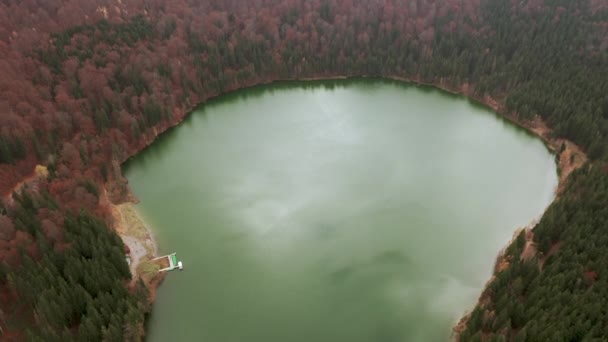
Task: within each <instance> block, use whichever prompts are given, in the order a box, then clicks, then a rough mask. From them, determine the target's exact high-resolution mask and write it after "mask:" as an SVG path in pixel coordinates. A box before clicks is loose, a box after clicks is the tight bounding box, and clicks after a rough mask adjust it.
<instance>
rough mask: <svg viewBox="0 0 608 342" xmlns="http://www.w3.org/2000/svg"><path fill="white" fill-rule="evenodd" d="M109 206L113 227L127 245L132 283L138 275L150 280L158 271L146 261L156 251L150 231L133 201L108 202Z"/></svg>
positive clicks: (153, 255) (152, 256)
mask: <svg viewBox="0 0 608 342" xmlns="http://www.w3.org/2000/svg"><path fill="white" fill-rule="evenodd" d="M110 207H111V208H112V215H113V216H114V219H115V225H114V228H115V229H116V232H117V233H118V235H120V237H121V238H122V241H123V242H124V244H125V245H126V246H127V247H129V251H130V259H131V264H130V265H129V268H130V270H131V274H132V275H133V281H132V283H134V282H135V281H136V279H138V278H139V277H142V278H144V281H150V280H151V279H152V278H154V276H155V275H156V273H157V272H158V267H154V266H152V265H151V264H150V263H149V262H148V261H149V260H150V259H152V258H154V257H155V256H156V253H157V246H156V243H155V241H154V237H153V235H152V232H151V231H150V229H149V228H148V226H147V225H146V223H145V222H144V220H143V219H142V218H141V217H140V216H139V214H138V213H137V211H136V209H135V204H134V203H131V202H127V203H123V204H118V205H115V204H110Z"/></svg>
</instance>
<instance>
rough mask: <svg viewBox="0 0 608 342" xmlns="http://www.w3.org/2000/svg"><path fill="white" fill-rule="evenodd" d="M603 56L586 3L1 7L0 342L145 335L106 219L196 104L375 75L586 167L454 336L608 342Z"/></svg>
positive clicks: (474, 0)
mask: <svg viewBox="0 0 608 342" xmlns="http://www.w3.org/2000/svg"><path fill="white" fill-rule="evenodd" d="M607 48H608V4H607V3H606V2H605V1H601V0H554V1H547V0H523V1H507V0H461V1H452V0H448V1H438V0H407V1H405V0H337V1H329V0H257V1H237V0H146V1H139V0H138V1H135V0H100V1H95V2H86V1H80V0H53V1H49V0H44V1H43V0H26V1H15V0H8V1H2V2H1V3H0V75H1V77H0V194H1V195H2V201H1V202H0V261H1V268H0V309H1V311H0V327H1V328H2V331H3V334H4V335H2V338H0V339H3V340H4V339H6V340H23V339H31V340H36V341H37V340H41V341H42V340H44V341H53V340H57V341H69V340H82V341H96V340H104V341H119V340H139V339H141V338H142V336H143V321H144V314H145V313H146V312H148V311H149V299H148V296H149V293H148V292H149V289H147V288H146V286H145V284H143V283H142V282H137V283H135V284H131V282H130V279H131V274H130V272H129V268H128V266H127V264H126V261H125V259H124V246H123V244H122V242H121V240H120V238H119V237H118V235H116V233H115V232H114V231H113V230H112V226H113V224H114V222H113V219H112V216H111V215H110V213H109V208H108V199H111V200H112V201H120V198H121V195H124V193H125V191H126V190H125V181H124V179H123V177H122V175H121V170H120V164H121V163H123V162H124V161H125V160H127V159H128V158H129V157H130V156H132V155H134V154H135V153H137V152H138V151H140V150H141V149H143V148H144V147H145V146H147V145H149V144H150V143H151V142H152V141H153V140H154V139H155V138H156V137H157V136H158V134H160V133H161V132H163V131H165V130H166V129H168V128H170V127H172V126H174V125H176V124H178V123H179V122H180V121H181V120H182V119H183V118H184V116H185V115H186V114H187V113H188V111H189V110H191V109H192V108H193V106H195V105H196V104H198V103H201V102H204V101H205V100H206V99H209V98H211V97H214V96H217V95H220V94H223V93H226V92H229V91H232V90H235V89H238V88H243V87H248V86H253V85H257V84H261V83H267V82H271V81H276V80H290V79H310V78H331V77H337V76H374V77H396V78H405V79H409V80H412V81H414V82H418V83H425V84H432V85H436V86H439V87H441V88H445V89H449V90H454V91H458V92H463V93H465V94H466V95H467V96H470V97H473V98H476V99H484V98H491V99H494V100H495V101H496V102H497V103H498V104H499V108H500V111H501V113H502V114H504V115H506V116H509V117H510V118H513V119H514V120H517V121H518V122H521V123H525V122H528V121H532V120H539V119H542V121H543V122H545V123H546V124H547V126H548V127H549V128H550V129H551V135H552V136H553V137H556V138H563V139H567V140H569V141H571V142H573V143H574V144H576V145H578V146H579V147H580V148H581V149H582V150H583V151H585V153H586V155H587V157H588V158H589V160H588V161H587V162H586V163H585V165H583V166H582V167H581V168H579V169H578V170H576V171H574V172H573V173H572V174H571V175H570V176H569V177H568V179H567V182H566V185H565V187H564V189H563V190H562V191H561V192H560V194H559V196H558V198H557V199H556V201H555V202H554V203H553V204H552V205H551V206H550V207H549V209H548V210H547V212H546V213H545V215H544V216H543V218H542V219H541V221H540V222H539V223H538V225H537V226H536V227H535V228H534V229H533V243H534V246H535V252H534V253H533V255H532V256H531V257H529V256H528V257H525V258H523V257H522V253H523V250H524V248H525V245H526V243H527V241H526V237H525V236H524V235H525V233H522V234H521V235H520V236H519V237H518V238H516V239H515V240H514V242H513V243H512V244H511V245H510V246H508V247H507V248H506V250H505V254H504V256H503V257H504V259H505V260H507V261H508V267H501V268H500V269H499V270H497V271H496V273H495V275H494V277H492V279H491V280H490V281H489V283H488V286H487V288H486V290H485V291H484V293H483V294H482V295H481V298H480V301H479V303H478V305H477V306H476V307H475V308H474V310H473V311H472V312H471V314H470V316H469V318H468V320H467V321H466V324H465V326H464V328H463V330H462V331H461V332H460V334H459V339H460V340H461V341H605V340H608V324H607V322H608V309H607V308H608V51H607ZM557 153H562V151H557ZM572 162H574V161H572ZM36 165H43V166H45V167H46V170H48V175H45V177H42V178H40V179H39V180H38V181H37V182H36V184H35V186H32V187H28V186H26V187H17V185H18V184H19V183H20V182H21V181H23V180H24V179H27V178H30V177H31V174H32V173H33V171H34V168H35V167H36ZM16 189H19V190H18V191H16ZM514 228H515V227H514Z"/></svg>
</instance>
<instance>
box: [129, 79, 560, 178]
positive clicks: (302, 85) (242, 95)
mask: <svg viewBox="0 0 608 342" xmlns="http://www.w3.org/2000/svg"><path fill="white" fill-rule="evenodd" d="M384 85H393V86H397V87H398V88H400V89H404V90H411V89H417V90H419V91H422V92H423V93H425V94H435V93H439V94H441V95H442V96H446V97H449V98H452V99H465V100H466V101H467V102H468V103H469V104H470V105H471V106H473V107H474V108H476V109H481V110H483V111H485V112H487V113H491V114H492V115H494V117H496V118H498V119H499V120H500V122H501V123H502V124H503V126H504V127H508V128H510V129H511V130H512V131H513V132H514V133H515V134H517V135H519V136H526V137H536V136H535V134H534V133H532V132H530V131H528V130H527V129H523V128H521V127H519V126H518V125H516V124H514V123H513V122H511V121H509V120H508V119H506V118H505V117H504V116H502V115H500V114H498V113H497V112H495V111H494V110H493V109H492V108H489V107H488V106H486V105H485V104H483V103H481V102H479V101H477V100H475V99H471V98H469V97H467V96H465V95H461V94H454V93H451V92H447V91H444V90H441V89H439V88H437V87H434V86H431V85H421V84H416V83H412V82H407V81H401V80H394V79H388V78H382V77H348V78H345V79H328V80H307V81H275V82H272V83H268V84H261V85H256V86H252V87H248V88H244V89H239V90H235V91H231V92H228V93H225V94H221V95H219V96H215V97H213V98H211V99H209V100H207V101H205V102H203V103H201V104H199V105H198V106H196V107H195V108H194V109H193V110H192V111H191V112H190V113H188V114H187V115H186V117H185V119H184V120H183V122H182V123H180V124H179V125H178V126H179V127H184V126H185V127H188V126H191V125H192V120H193V119H194V115H196V116H197V117H205V116H206V115H207V110H210V109H212V108H214V107H216V106H221V105H225V104H228V103H232V102H236V101H245V100H250V99H255V98H260V97H263V96H265V95H274V94H275V93H276V92H280V91H285V90H291V89H304V90H310V91H314V90H318V89H322V90H332V91H333V90H336V89H343V88H347V87H351V86H357V87H358V88H359V89H366V90H373V89H379V88H381V87H382V86H384ZM193 114H194V115H193ZM178 126H175V127H172V128H170V129H168V130H167V131H165V132H163V133H161V134H160V135H159V136H158V137H157V138H156V141H160V142H162V143H159V144H154V145H155V147H154V148H149V146H148V147H146V148H145V149H144V150H143V151H141V152H139V153H138V154H137V163H139V164H141V165H142V166H145V165H146V164H147V163H148V162H149V161H150V162H151V161H153V160H157V159H158V158H160V157H161V156H162V155H163V154H164V152H165V151H166V150H167V149H169V148H170V146H171V143H172V141H174V140H175V139H176V137H177V132H176V128H177V127H178ZM543 143H544V141H543ZM544 145H545V147H546V148H547V150H548V151H550V152H551V149H550V148H549V146H548V145H547V144H546V143H544ZM133 159H135V158H134V157H131V158H129V159H128V160H127V161H126V162H125V163H123V166H122V167H123V172H128V169H129V167H130V164H131V163H134V161H133Z"/></svg>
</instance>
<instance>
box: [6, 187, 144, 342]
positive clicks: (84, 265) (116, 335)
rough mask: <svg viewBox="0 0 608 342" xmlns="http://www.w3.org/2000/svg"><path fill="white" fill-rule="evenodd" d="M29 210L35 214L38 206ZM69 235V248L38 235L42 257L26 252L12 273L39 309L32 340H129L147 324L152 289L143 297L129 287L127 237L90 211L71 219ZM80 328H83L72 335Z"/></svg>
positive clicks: (19, 290)
mask: <svg viewBox="0 0 608 342" xmlns="http://www.w3.org/2000/svg"><path fill="white" fill-rule="evenodd" d="M24 198H25V197H22V198H21V199H22V201H23V200H24ZM29 208H32V207H31V206H30V207H29ZM24 210H26V209H24ZM26 211H28V212H29V214H30V215H31V216H34V214H33V212H34V211H35V209H33V208H32V209H29V210H26ZM65 234H66V242H67V243H69V244H70V247H69V248H67V249H66V250H65V251H64V252H56V251H54V250H53V249H50V248H48V246H45V245H46V244H47V242H46V241H45V239H44V236H43V235H41V234H37V235H36V242H37V244H38V246H39V248H40V249H41V250H42V251H44V255H43V257H42V259H40V260H33V259H31V258H30V257H29V256H28V255H25V254H24V255H23V256H22V257H23V264H22V265H21V266H20V267H18V268H16V269H13V270H11V271H10V272H9V273H8V275H7V277H8V279H9V284H11V286H12V287H13V290H14V291H16V292H17V293H18V294H19V296H20V297H21V298H22V299H23V300H24V301H25V302H26V303H27V304H28V305H30V306H31V307H32V308H33V309H34V312H35V319H36V326H35V328H34V329H33V330H31V331H30V336H31V338H32V339H34V340H35V339H36V338H40V339H42V340H45V341H53V340H54V341H62V340H63V341H65V340H66V338H69V340H77V341H97V340H101V339H102V337H104V338H108V339H107V340H111V341H120V340H125V336H124V334H125V332H126V331H128V330H129V329H131V330H133V329H135V328H134V326H136V325H138V324H140V323H141V322H143V308H145V307H146V306H147V298H146V293H147V291H146V290H145V288H143V289H140V290H138V291H139V293H140V294H139V295H138V296H132V295H130V294H129V292H128V291H127V289H126V287H125V282H126V281H128V280H129V279H130V276H131V274H130V271H129V268H128V266H127V263H126V261H125V257H124V247H123V244H122V241H121V240H120V238H119V237H118V236H117V235H116V234H115V233H113V232H112V231H111V230H109V229H108V227H107V226H106V225H105V224H104V223H103V222H102V221H100V220H98V219H96V218H94V217H93V216H91V215H89V214H86V213H84V212H82V213H80V214H78V215H68V216H67V217H66V218H65ZM141 286H143V285H141V284H140V287H141ZM142 293H143V294H142ZM75 326H76V327H78V329H77V330H75V331H77V332H76V333H75V334H72V333H71V332H70V331H72V328H73V327H75Z"/></svg>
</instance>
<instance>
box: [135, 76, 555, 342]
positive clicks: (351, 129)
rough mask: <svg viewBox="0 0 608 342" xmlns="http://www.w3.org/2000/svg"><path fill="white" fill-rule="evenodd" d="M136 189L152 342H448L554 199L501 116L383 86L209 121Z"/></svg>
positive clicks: (231, 98) (312, 86)
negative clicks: (149, 274) (169, 266)
mask: <svg viewBox="0 0 608 342" xmlns="http://www.w3.org/2000/svg"><path fill="white" fill-rule="evenodd" d="M125 174H126V176H127V178H128V179H129V183H130V185H131V187H132V190H133V191H134V193H135V195H136V196H137V197H138V198H139V199H140V200H141V203H140V204H139V205H138V210H139V212H140V214H141V215H142V216H143V217H144V219H145V220H146V221H147V222H148V223H149V224H150V226H151V227H152V228H153V231H154V233H155V235H156V238H157V241H158V243H159V245H160V251H161V252H177V254H178V258H179V259H180V260H182V261H183V262H184V265H185V269H184V271H182V272H177V271H175V272H173V273H171V274H169V275H168V276H167V278H166V280H165V282H164V283H163V284H162V286H161V287H160V288H159V289H158V293H157V298H156V302H155V304H154V310H153V313H152V315H151V317H150V319H149V323H148V327H147V329H148V337H147V339H148V340H149V341H211V342H245V341H254V342H258V341H259V342H275V341H276V342H287V341H290V342H300V341H302V342H311V341H315V342H318V341H320V342H323V341H328V342H341V341H348V342H359V341H361V342H373V341H383V342H384V341H386V342H390V341H446V340H448V339H449V337H450V335H451V327H452V326H453V325H454V324H455V322H456V321H457V320H458V318H459V317H460V316H461V315H462V314H463V313H464V312H465V311H466V310H467V309H470V308H471V307H472V306H473V305H474V303H475V301H476V299H477V297H478V296H479V294H480V291H481V289H482V287H483V285H484V284H485V282H486V281H487V280H488V279H489V277H490V275H491V272H492V267H493V264H494V260H495V257H496V255H497V253H498V252H499V250H500V249H501V248H502V247H504V246H505V245H506V243H507V241H508V240H510V239H511V237H512V235H513V232H514V230H515V229H516V228H518V227H521V226H524V225H526V224H528V223H529V222H530V221H532V220H533V219H535V218H538V217H539V215H540V214H542V212H543V210H544V209H545V208H546V206H547V205H548V204H549V203H550V202H551V201H552V199H553V195H554V189H555V187H556V185H557V175H556V166H555V163H554V157H553V156H552V155H551V154H550V153H549V152H548V151H547V149H546V147H545V146H544V145H543V143H542V142H541V141H540V140H539V139H537V138H535V137H533V136H531V135H530V134H528V133H526V132H525V131H523V130H522V129H519V128H517V127H515V126H514V125H512V124H510V123H508V122H506V121H504V120H502V119H501V118H499V117H497V116H496V115H495V114H494V113H492V112H491V111H489V110H487V109H485V108H483V107H481V106H478V105H475V104H472V103H471V102H469V101H467V100H466V99H464V98H462V97H458V96H453V95H450V94H447V93H445V92H442V91H438V90H433V89H431V88H420V87H415V86H412V85H407V84H403V83H396V82H391V81H379V80H355V81H341V82H314V83H287V84H275V85H270V86H263V87H257V88H252V89H248V90H243V91H238V92H235V93H233V94H230V95H227V96H222V97H220V98H218V99H215V100H212V101H210V102H208V103H207V104H205V105H203V106H201V107H200V108H199V109H197V110H195V111H194V113H192V115H190V116H189V117H188V118H187V119H186V120H185V121H184V123H182V124H181V125H180V126H179V127H178V128H176V129H174V130H172V131H170V132H169V133H167V134H165V135H163V136H162V137H161V138H160V139H159V140H158V141H157V142H155V143H154V144H153V145H152V146H151V147H150V148H149V149H147V150H145V151H144V152H142V153H141V154H140V155H138V156H137V157H136V158H134V159H133V160H131V161H130V162H129V163H128V165H126V167H125Z"/></svg>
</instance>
